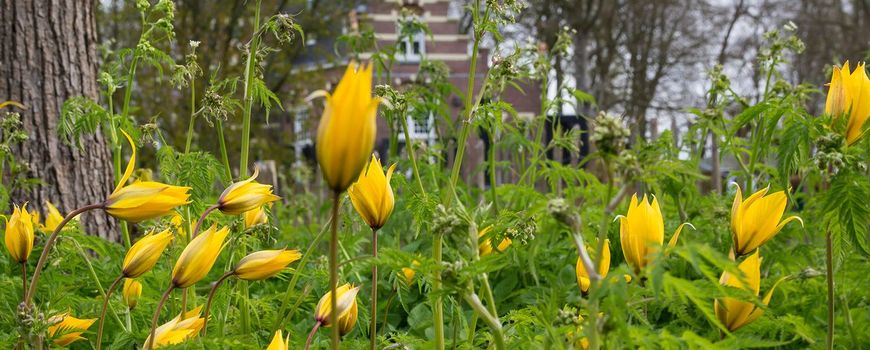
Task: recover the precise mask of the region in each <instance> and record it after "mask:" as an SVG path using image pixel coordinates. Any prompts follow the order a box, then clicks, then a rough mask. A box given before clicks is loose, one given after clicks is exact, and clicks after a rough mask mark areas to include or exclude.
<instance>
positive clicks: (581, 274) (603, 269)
mask: <svg viewBox="0 0 870 350" xmlns="http://www.w3.org/2000/svg"><path fill="white" fill-rule="evenodd" d="M599 261H600V263H599V264H598V274H599V275H601V278H602V279H603V278H604V277H606V276H607V272H609V271H610V240H609V239H607V240H604V250H603V251H602V252H601V258H600V260H599ZM574 271H575V273H576V274H577V285H579V286H580V290H581V291H582V292H583V293H587V292H589V286H590V285H591V284H592V282H591V280H590V279H589V273H587V272H586V267H585V266H583V260H582V259H580V258H577V267H576V268H575V269H574Z"/></svg>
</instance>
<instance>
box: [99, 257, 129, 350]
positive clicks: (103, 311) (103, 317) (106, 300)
mask: <svg viewBox="0 0 870 350" xmlns="http://www.w3.org/2000/svg"><path fill="white" fill-rule="evenodd" d="M123 279H124V275H123V274H122V275H120V276H118V278H116V279H115V281H114V282H112V284H111V285H110V286H109V289H107V290H106V297H105V298H104V299H103V308H102V309H101V310H100V325H99V326H97V350H100V349H101V348H102V347H103V326H104V325H105V323H106V322H105V321H106V309H107V308H108V306H109V297H111V296H112V292H113V291H114V290H115V288H117V287H118V283H121V281H122V280H123ZM118 321H119V322H118V323H119V324H121V323H120V319H119V320H118Z"/></svg>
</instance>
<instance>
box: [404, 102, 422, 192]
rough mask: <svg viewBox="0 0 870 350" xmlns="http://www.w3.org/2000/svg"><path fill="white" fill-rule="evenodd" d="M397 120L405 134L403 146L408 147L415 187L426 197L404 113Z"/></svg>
mask: <svg viewBox="0 0 870 350" xmlns="http://www.w3.org/2000/svg"><path fill="white" fill-rule="evenodd" d="M399 119H401V121H402V132H403V133H404V134H405V144H406V145H407V146H408V158H409V159H411V169H413V171H414V179H415V180H417V186H418V187H420V193H422V194H423V197H425V196H426V189H425V188H423V180H421V179H420V170H419V168H418V167H417V156H416V155H415V153H414V142H413V141H412V140H411V133H410V131H409V130H408V118H406V117H405V113H404V112H403V113H401V116H399Z"/></svg>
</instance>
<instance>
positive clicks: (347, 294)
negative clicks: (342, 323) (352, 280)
mask: <svg viewBox="0 0 870 350" xmlns="http://www.w3.org/2000/svg"><path fill="white" fill-rule="evenodd" d="M335 292H336V294H338V299H337V300H336V309H337V310H336V311H337V312H336V313H337V314H338V318H339V319H341V317H342V316H344V314H346V313H348V312H350V309H351V307H353V305H355V304H356V294H357V293H358V292H359V287H353V286H352V285H351V284H349V283H345V284H344V285H343V286H340V287H338V288H336V290H335ZM331 298H332V292H331V291H330V292H326V294H324V295H323V297H322V298H320V301H319V302H318V303H317V306H316V307H315V308H314V312H315V314H314V319H315V320H316V321H317V322H320V324H322V325H323V326H324V327H329V326H331V324H330V323H329V315H330V313H331V312H332V299H331Z"/></svg>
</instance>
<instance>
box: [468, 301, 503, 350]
mask: <svg viewBox="0 0 870 350" xmlns="http://www.w3.org/2000/svg"><path fill="white" fill-rule="evenodd" d="M462 298H463V299H465V301H466V302H468V304H469V305H471V308H472V309H474V311H475V312H476V313H477V314H478V315H480V318H481V319H482V320H483V322H484V323H486V325H487V326H489V329H490V331H492V339H493V342H494V343H495V348H496V349H497V350H504V349H506V347H505V344H504V336H503V334H502V327H501V323H500V322H499V321H498V318H496V317H495V316H493V315H492V314H490V313H489V311H487V309H486V307H484V306H483V303H481V301H480V298H478V297H477V294H474V292H466V293H463V294H462Z"/></svg>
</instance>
